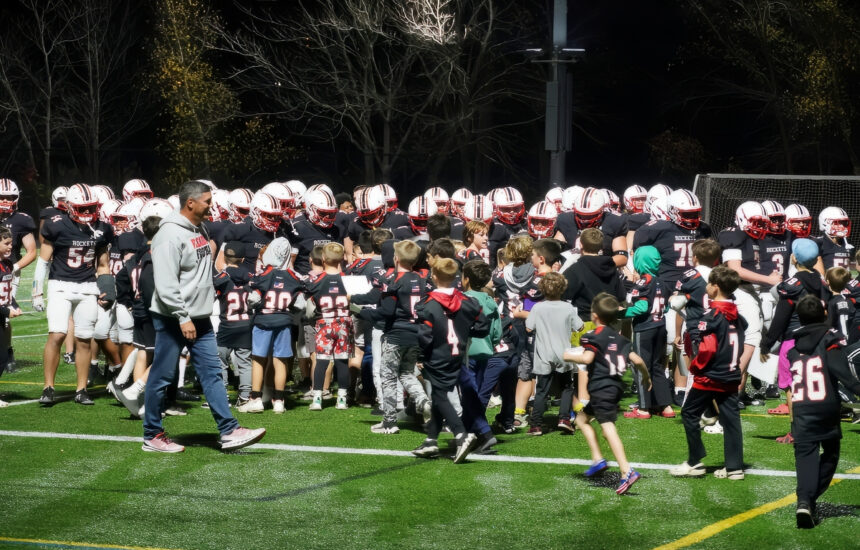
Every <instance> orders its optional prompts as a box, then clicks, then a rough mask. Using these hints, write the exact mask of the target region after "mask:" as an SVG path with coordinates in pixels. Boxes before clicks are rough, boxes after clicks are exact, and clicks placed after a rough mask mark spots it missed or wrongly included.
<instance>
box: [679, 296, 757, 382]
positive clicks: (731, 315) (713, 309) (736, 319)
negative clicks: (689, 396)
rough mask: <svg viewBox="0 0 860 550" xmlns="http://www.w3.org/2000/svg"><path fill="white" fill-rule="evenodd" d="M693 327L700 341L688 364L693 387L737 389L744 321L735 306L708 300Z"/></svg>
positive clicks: (732, 303)
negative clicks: (705, 308) (706, 305)
mask: <svg viewBox="0 0 860 550" xmlns="http://www.w3.org/2000/svg"><path fill="white" fill-rule="evenodd" d="M697 328H698V333H699V335H700V337H701V343H700V344H699V350H698V353H697V354H696V357H694V358H693V361H692V363H690V372H691V373H692V374H693V387H694V388H697V389H700V390H707V391H720V392H728V393H732V392H737V391H738V384H740V381H741V370H740V368H738V362H739V361H740V356H741V353H742V352H743V349H744V330H746V321H745V320H744V318H743V317H740V316H739V315H738V306H736V305H735V304H734V302H725V301H721V300H717V301H713V302H711V303H710V309H708V310H707V311H705V314H704V315H703V316H702V319H701V320H700V321H699V325H698V327H697Z"/></svg>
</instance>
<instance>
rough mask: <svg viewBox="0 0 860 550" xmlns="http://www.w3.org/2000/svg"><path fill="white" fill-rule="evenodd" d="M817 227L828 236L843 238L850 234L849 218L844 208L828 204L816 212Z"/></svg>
mask: <svg viewBox="0 0 860 550" xmlns="http://www.w3.org/2000/svg"><path fill="white" fill-rule="evenodd" d="M818 229H819V231H821V232H822V233H824V234H825V235H826V236H828V237H830V238H834V239H844V238H847V237H848V236H849V235H851V219H850V218H849V217H848V215H847V214H846V213H845V210H842V209H841V208H838V207H836V206H828V207H827V208H825V209H824V210H822V211H821V213H820V214H818Z"/></svg>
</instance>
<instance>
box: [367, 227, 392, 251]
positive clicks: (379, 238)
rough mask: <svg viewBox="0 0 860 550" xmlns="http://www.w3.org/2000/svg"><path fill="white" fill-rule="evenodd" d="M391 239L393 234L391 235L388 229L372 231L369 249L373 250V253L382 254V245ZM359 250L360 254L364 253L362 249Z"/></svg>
mask: <svg viewBox="0 0 860 550" xmlns="http://www.w3.org/2000/svg"><path fill="white" fill-rule="evenodd" d="M393 238H394V233H392V232H391V230H390V229H382V228H379V229H374V230H373V234H372V235H371V237H370V239H371V241H372V244H371V247H372V248H373V253H374V254H382V243H384V242H385V241H387V240H390V239H393ZM361 250H362V252H364V249H363V248H362V249H361Z"/></svg>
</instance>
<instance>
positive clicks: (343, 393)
mask: <svg viewBox="0 0 860 550" xmlns="http://www.w3.org/2000/svg"><path fill="white" fill-rule="evenodd" d="M337 396H338V397H339V398H340V397H346V389H341V388H338V390H337Z"/></svg>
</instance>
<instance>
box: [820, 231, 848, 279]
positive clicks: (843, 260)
mask: <svg viewBox="0 0 860 550" xmlns="http://www.w3.org/2000/svg"><path fill="white" fill-rule="evenodd" d="M815 242H816V243H818V250H819V251H820V253H821V263H823V264H824V270H825V271H827V270H828V269H830V268H831V267H844V268H845V269H850V267H849V266H850V265H851V260H852V259H853V258H854V246H853V245H852V244H850V243H849V242H848V241H847V240H845V239H837V242H833V239H831V238H829V237H823V236H822V237H816V238H815Z"/></svg>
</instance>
